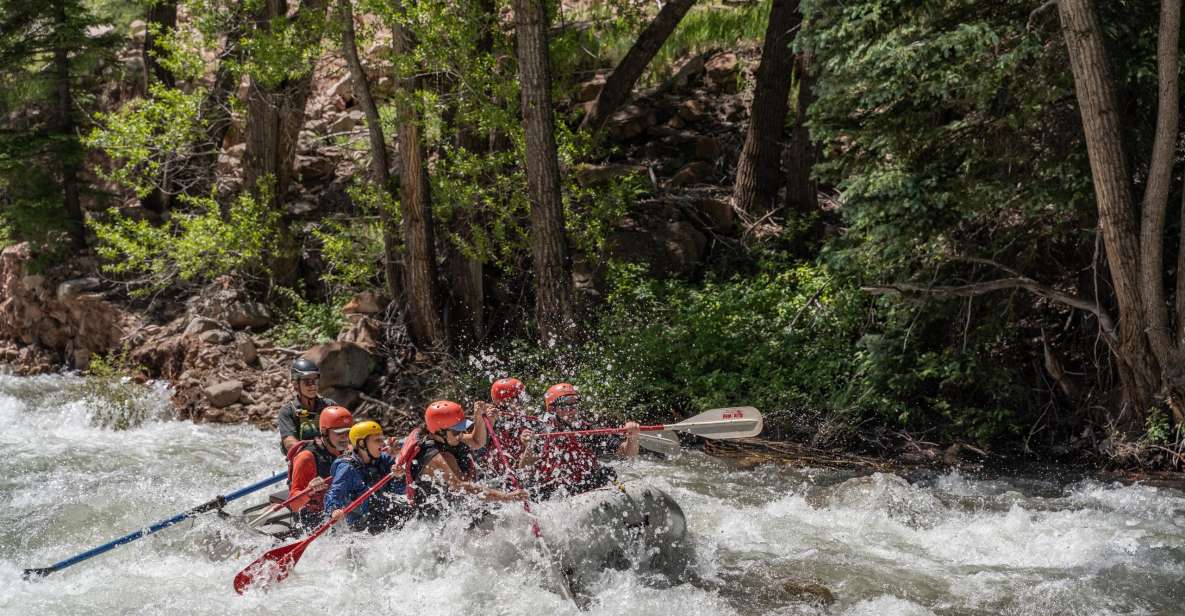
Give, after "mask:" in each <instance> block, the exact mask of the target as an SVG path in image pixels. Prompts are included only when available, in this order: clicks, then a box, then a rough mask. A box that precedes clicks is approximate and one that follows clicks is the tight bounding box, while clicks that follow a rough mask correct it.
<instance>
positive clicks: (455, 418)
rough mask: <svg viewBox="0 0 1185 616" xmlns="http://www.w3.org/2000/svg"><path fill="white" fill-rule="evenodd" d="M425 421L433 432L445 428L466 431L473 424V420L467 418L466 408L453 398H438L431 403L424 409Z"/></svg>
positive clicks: (429, 430)
mask: <svg viewBox="0 0 1185 616" xmlns="http://www.w3.org/2000/svg"><path fill="white" fill-rule="evenodd" d="M424 423H425V424H426V425H427V426H428V432H432V433H435V432H439V431H441V430H445V429H448V430H452V431H454V432H464V431H465V430H468V429H469V426H472V425H473V422H472V421H469V420H468V419H466V418H465V409H463V408H461V405H460V404H457V403H456V402H453V401H452V400H437V401H436V402H433V403H432V404H429V405H428V408H427V409H425V410H424Z"/></svg>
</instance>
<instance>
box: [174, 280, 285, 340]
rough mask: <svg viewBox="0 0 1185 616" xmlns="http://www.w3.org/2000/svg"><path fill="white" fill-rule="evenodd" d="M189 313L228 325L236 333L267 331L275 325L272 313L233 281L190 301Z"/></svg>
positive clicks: (220, 282) (211, 286)
mask: <svg viewBox="0 0 1185 616" xmlns="http://www.w3.org/2000/svg"><path fill="white" fill-rule="evenodd" d="M188 304H189V305H188V307H187V311H188V312H189V313H190V315H191V316H201V317H206V318H208V319H214V320H215V321H220V322H223V323H226V324H228V325H229V326H230V327H233V328H235V329H246V328H259V329H262V328H265V327H267V326H269V325H271V323H272V312H271V310H269V309H268V307H267V306H265V305H263V304H262V303H260V302H257V301H255V300H253V299H251V297H250V296H249V295H248V294H247V292H246V291H245V290H243V289H241V288H239V287H238V286H236V285H235V282H234V280H233V279H231V278H229V277H224V278H220V279H219V280H216V281H214V282H212V283H210V284H209V285H206V287H205V288H204V289H202V290H201V292H200V293H199V294H198V295H197V296H196V297H193V298H191V299H190V300H189V302H188Z"/></svg>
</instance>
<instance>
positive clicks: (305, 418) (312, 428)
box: [289, 396, 330, 441]
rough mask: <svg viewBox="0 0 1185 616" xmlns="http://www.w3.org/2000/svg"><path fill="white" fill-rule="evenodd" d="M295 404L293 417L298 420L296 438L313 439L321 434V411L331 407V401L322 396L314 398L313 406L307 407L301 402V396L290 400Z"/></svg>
mask: <svg viewBox="0 0 1185 616" xmlns="http://www.w3.org/2000/svg"><path fill="white" fill-rule="evenodd" d="M289 404H292V405H293V409H292V418H293V420H294V421H295V422H296V438H298V439H300V440H310V441H311V440H313V439H314V438H316V437H318V436H320V435H321V426H320V424H319V421H320V419H321V411H323V410H325V409H327V408H329V406H330V404H329V401H328V400H326V399H325V398H322V397H321V396H317V397H316V398H314V399H313V408H312V409H305V408H304V407H303V406H301V404H300V396H297V397H296V398H295V399H293V400H291V401H289Z"/></svg>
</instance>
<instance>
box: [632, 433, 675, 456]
mask: <svg viewBox="0 0 1185 616" xmlns="http://www.w3.org/2000/svg"><path fill="white" fill-rule="evenodd" d="M639 436H640V438H639V440H638V445H641V447H642V449H645V450H646V451H653V452H654V453H659V454H662V455H664V456H666V457H668V458H673V457H675V456H677V455H679V452H681V451H683V446H682V445H680V444H679V437H678V436H675V435H674V434H672V433H670V432H652V433H646V432H644V433H642V434H641V435H639Z"/></svg>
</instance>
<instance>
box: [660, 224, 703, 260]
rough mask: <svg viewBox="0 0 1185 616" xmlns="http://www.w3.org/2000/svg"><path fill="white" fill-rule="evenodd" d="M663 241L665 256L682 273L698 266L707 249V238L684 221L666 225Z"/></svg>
mask: <svg viewBox="0 0 1185 616" xmlns="http://www.w3.org/2000/svg"><path fill="white" fill-rule="evenodd" d="M665 240H666V249H667V254H668V255H669V256H670V258H671V260H672V261H673V262H674V263H675V264H676V265H677V266H678V268H679V269H680V270H682V271H684V272H687V271H691V270H694V269H695V268H696V267H697V266H699V264H700V263H701V262H702V261H703V259H704V251H705V250H706V249H707V247H708V238H706V237H704V234H703V233H700V232H699V230H697V229H696V228H695V227H694V226H692V225H691V223H689V222H687V221H685V220H680V221H677V222H672V223H670V224H668V225H667V233H666V237H665Z"/></svg>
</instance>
